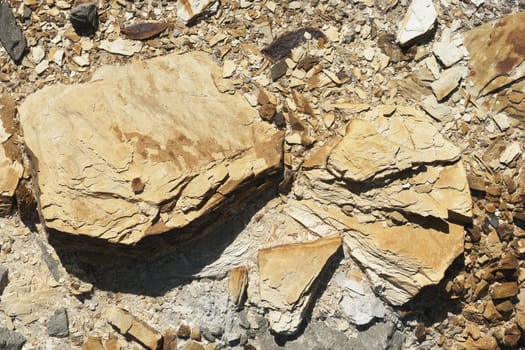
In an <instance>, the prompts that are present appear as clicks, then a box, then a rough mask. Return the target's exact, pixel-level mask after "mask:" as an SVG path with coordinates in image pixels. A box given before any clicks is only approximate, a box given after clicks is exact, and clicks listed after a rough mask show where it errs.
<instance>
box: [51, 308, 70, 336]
mask: <svg viewBox="0 0 525 350" xmlns="http://www.w3.org/2000/svg"><path fill="white" fill-rule="evenodd" d="M46 326H47V333H48V334H49V336H51V337H56V338H65V337H67V336H68V335H69V322H68V318H67V311H66V309H65V308H61V309H58V310H56V311H55V313H53V315H51V317H49V320H47V324H46Z"/></svg>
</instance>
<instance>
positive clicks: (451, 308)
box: [400, 254, 465, 327]
mask: <svg viewBox="0 0 525 350" xmlns="http://www.w3.org/2000/svg"><path fill="white" fill-rule="evenodd" d="M464 269H465V267H464V257H463V254H461V255H460V256H459V257H457V258H456V260H454V262H453V263H452V264H451V265H450V267H449V268H448V269H447V271H446V272H445V277H444V278H443V279H442V280H441V282H440V283H439V284H437V285H433V286H427V287H424V288H422V289H421V290H420V292H419V293H418V294H417V295H416V296H415V297H414V298H412V300H411V301H409V302H408V303H406V304H405V305H403V306H402V307H401V308H400V310H401V311H402V313H403V314H405V316H404V317H403V322H404V323H405V324H406V322H407V321H411V320H416V321H417V322H418V323H423V324H424V325H425V327H431V326H432V325H433V324H435V323H436V322H439V323H441V322H442V321H444V320H445V319H446V318H447V317H448V314H449V313H451V314H454V315H459V314H461V311H462V308H463V305H462V303H461V298H457V299H451V296H450V295H449V294H448V293H447V292H446V288H445V287H446V285H447V283H448V282H449V281H451V280H453V279H454V277H455V276H457V275H458V274H459V272H460V271H463V270H464Z"/></svg>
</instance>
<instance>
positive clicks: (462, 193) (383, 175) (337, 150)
mask: <svg viewBox="0 0 525 350" xmlns="http://www.w3.org/2000/svg"><path fill="white" fill-rule="evenodd" d="M398 110H399V112H398V114H396V115H394V116H392V117H389V118H385V117H379V118H377V119H376V120H375V121H366V120H363V119H354V120H352V121H351V122H350V123H349V125H348V126H347V128H346V129H347V130H346V132H347V133H346V135H345V137H344V138H342V139H341V140H339V141H338V140H334V141H335V142H332V143H327V144H326V145H325V146H324V147H323V148H321V149H319V150H318V152H317V153H316V154H313V155H312V158H313V159H307V160H306V161H305V165H308V166H309V167H310V168H311V169H309V170H308V171H305V172H303V176H302V177H301V178H299V180H298V183H299V184H301V185H303V186H305V187H306V188H308V189H310V190H311V191H312V192H311V194H309V195H307V196H308V197H309V196H312V197H314V198H316V199H318V200H320V201H321V202H323V203H330V204H335V205H337V206H344V205H352V206H357V207H359V208H360V209H361V210H365V211H367V212H368V211H371V210H374V209H386V210H389V211H391V210H400V211H403V212H408V213H413V214H417V215H421V216H424V217H426V216H434V217H437V218H443V219H447V218H449V217H450V216H451V215H458V216H460V217H464V218H465V219H466V220H468V218H469V217H471V215H472V213H471V198H470V192H469V189H468V184H467V180H466V173H465V169H464V168H463V165H462V164H461V163H460V162H457V160H458V159H459V156H460V153H459V149H458V148H457V147H456V146H454V145H453V144H451V143H450V142H449V141H447V140H446V139H445V138H444V137H443V136H442V135H441V134H440V133H439V132H438V130H437V129H436V128H435V127H434V126H433V124H432V121H431V119H430V118H429V117H427V116H425V115H423V114H422V113H421V112H418V111H415V110H411V109H406V108H404V109H403V108H398ZM334 143H335V145H334Z"/></svg>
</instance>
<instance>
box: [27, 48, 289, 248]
mask: <svg viewBox="0 0 525 350" xmlns="http://www.w3.org/2000/svg"><path fill="white" fill-rule="evenodd" d="M220 76H221V70H220V68H219V67H218V66H217V65H216V64H215V63H214V62H213V61H212V59H211V58H210V57H209V56H207V55H206V54H204V53H199V52H196V53H191V54H186V55H175V54H173V55H168V56H165V57H160V58H155V59H152V60H149V61H145V62H136V63H134V64H131V65H128V66H123V67H113V66H106V67H103V68H101V69H99V70H98V71H97V72H96V73H95V74H94V76H93V78H92V80H91V82H89V83H86V84H81V85H72V86H67V85H54V86H51V87H47V88H45V89H43V90H41V91H39V92H37V93H35V94H33V95H31V96H29V97H28V98H27V99H26V100H25V102H24V103H23V104H22V105H21V107H20V109H19V111H20V118H21V123H22V128H23V131H24V137H25V142H26V145H27V147H28V149H29V151H30V153H31V158H32V160H33V163H34V164H33V165H34V168H35V169H37V171H36V180H37V183H38V192H39V203H40V209H41V215H42V217H43V219H44V221H45V224H46V226H47V227H49V228H52V229H55V230H58V231H61V232H66V233H71V234H74V235H86V236H91V237H98V238H101V239H104V240H108V241H111V242H119V243H125V244H133V243H136V242H138V241H140V240H141V239H142V238H144V237H145V236H146V235H152V234H158V233H162V232H166V231H169V230H171V229H179V228H185V227H187V225H189V224H191V223H193V222H196V221H197V220H204V218H206V217H208V216H210V214H212V213H214V212H215V213H216V211H217V209H219V208H222V207H223V204H226V203H229V202H231V201H228V199H229V198H231V197H232V196H233V195H235V194H236V193H238V192H239V190H240V189H242V196H243V197H246V196H248V195H251V194H253V195H255V194H256V193H258V191H260V190H261V188H267V185H271V184H272V183H273V182H274V181H275V180H276V179H277V178H278V176H274V175H276V174H278V173H279V171H280V167H281V154H282V151H281V147H282V134H281V133H280V132H277V131H276V130H275V129H273V128H272V127H271V126H270V125H269V124H266V123H264V122H261V121H258V119H257V111H256V110H255V109H253V108H251V107H250V106H249V104H248V103H247V102H246V101H245V100H244V98H242V97H241V96H239V95H227V94H222V93H220V92H219V91H218V90H217V89H216V87H215V84H214V78H215V77H220ZM254 183H256V185H254ZM237 204H238V205H242V203H237Z"/></svg>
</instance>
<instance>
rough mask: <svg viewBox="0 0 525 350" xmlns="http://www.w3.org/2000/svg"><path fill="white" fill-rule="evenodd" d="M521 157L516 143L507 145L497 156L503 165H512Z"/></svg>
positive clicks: (518, 145) (519, 148)
mask: <svg viewBox="0 0 525 350" xmlns="http://www.w3.org/2000/svg"><path fill="white" fill-rule="evenodd" d="M520 155H521V147H520V144H519V143H518V142H513V143H511V144H510V145H507V148H505V150H504V151H503V152H501V155H500V156H499V161H500V162H501V163H503V164H509V163H512V162H513V161H514V160H516V159H517V158H518V157H519V156H520Z"/></svg>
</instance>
